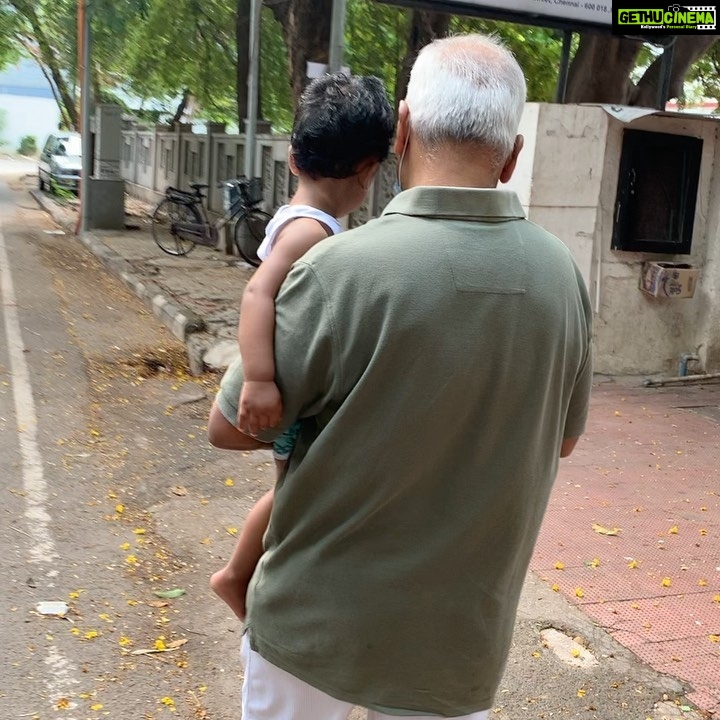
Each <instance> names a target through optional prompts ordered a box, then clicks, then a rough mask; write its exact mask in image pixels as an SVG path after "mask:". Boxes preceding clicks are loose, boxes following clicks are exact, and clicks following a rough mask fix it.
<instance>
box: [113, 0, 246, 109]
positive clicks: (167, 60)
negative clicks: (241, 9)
mask: <svg viewBox="0 0 720 720" xmlns="http://www.w3.org/2000/svg"><path fill="white" fill-rule="evenodd" d="M234 7H235V4H234V3H233V2H229V1H227V0H204V2H199V1H198V0H148V2H147V5H146V8H145V11H146V15H145V17H144V19H143V21H142V22H137V23H136V24H135V25H134V27H132V28H130V33H129V36H128V37H127V38H126V40H125V43H124V56H123V61H124V69H125V77H126V78H127V84H128V89H129V90H130V91H131V92H132V93H133V94H135V95H137V96H139V97H140V98H141V99H143V100H148V99H153V100H155V101H158V102H160V103H162V104H164V105H165V107H166V108H167V109H168V110H170V111H174V108H175V106H176V105H177V103H178V101H179V98H180V97H182V95H183V91H184V90H185V88H188V89H190V91H191V93H192V94H193V96H194V97H195V99H196V102H197V103H198V105H199V107H200V109H201V112H200V113H199V115H200V116H201V117H204V118H206V119H211V120H216V121H220V122H228V121H230V122H231V121H233V120H234V119H235V116H236V114H237V113H236V110H235V92H234V86H235V81H234V78H235V39H234V28H235V15H234Z"/></svg>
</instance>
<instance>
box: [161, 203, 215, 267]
mask: <svg viewBox="0 0 720 720" xmlns="http://www.w3.org/2000/svg"><path fill="white" fill-rule="evenodd" d="M183 222H185V223H194V224H200V223H202V222H203V219H202V218H201V217H200V213H199V212H198V211H197V208H195V207H194V206H193V205H186V204H184V203H177V202H175V201H174V200H171V199H170V198H164V199H163V200H161V201H160V202H159V203H158V206H157V207H156V208H155V212H154V213H153V216H152V234H153V238H154V239H155V242H156V243H157V246H158V247H159V248H160V249H161V250H162V251H163V252H166V253H167V254H168V255H187V254H188V253H189V252H190V251H191V250H192V249H193V248H194V247H195V241H194V240H192V239H191V238H189V237H187V235H183V236H181V235H179V234H178V233H177V232H176V230H175V228H173V223H183Z"/></svg>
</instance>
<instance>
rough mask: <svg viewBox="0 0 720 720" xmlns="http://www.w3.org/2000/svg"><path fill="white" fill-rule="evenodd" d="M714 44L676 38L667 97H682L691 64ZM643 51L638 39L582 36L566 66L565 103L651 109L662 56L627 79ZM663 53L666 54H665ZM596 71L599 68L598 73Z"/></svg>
mask: <svg viewBox="0 0 720 720" xmlns="http://www.w3.org/2000/svg"><path fill="white" fill-rule="evenodd" d="M716 41H717V36H715V35H678V36H676V38H675V40H674V53H673V67H672V74H671V77H670V97H671V98H672V97H680V96H682V95H683V82H684V80H685V77H686V76H687V74H688V72H689V70H690V67H691V66H692V64H693V63H694V62H695V61H696V60H698V58H700V57H702V56H703V55H704V54H705V53H706V52H707V51H708V49H710V48H711V47H712V46H713V45H714V44H715V43H716ZM642 49H643V41H642V40H640V39H637V40H636V39H629V38H618V37H612V36H608V35H592V34H586V33H583V34H581V35H580V42H579V45H578V48H577V52H576V53H575V57H574V58H573V60H572V63H571V65H570V72H569V75H568V87H567V96H566V100H567V101H568V102H597V103H617V104H623V105H642V106H645V107H655V105H656V102H657V93H658V84H659V82H660V77H661V67H662V53H661V54H659V55H658V56H657V57H656V58H655V59H654V61H653V62H651V63H650V65H649V67H648V68H647V69H646V70H645V72H644V73H643V74H642V76H641V77H640V78H639V80H638V81H637V83H635V82H633V81H632V79H631V73H632V72H633V70H634V69H635V67H636V65H637V62H638V57H639V55H640V53H641V51H642ZM664 52H667V50H665V51H664ZM598 68H602V71H599V70H598Z"/></svg>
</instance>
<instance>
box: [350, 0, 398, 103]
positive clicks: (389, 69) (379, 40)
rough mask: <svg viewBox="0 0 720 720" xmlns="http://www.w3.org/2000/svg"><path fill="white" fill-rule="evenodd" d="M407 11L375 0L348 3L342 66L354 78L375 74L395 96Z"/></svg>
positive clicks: (389, 92) (390, 95)
mask: <svg viewBox="0 0 720 720" xmlns="http://www.w3.org/2000/svg"><path fill="white" fill-rule="evenodd" d="M409 18H410V14H409V12H408V11H407V10H404V9H402V8H398V7H394V6H392V5H384V4H381V3H378V2H376V1H375V0H350V2H349V3H348V7H347V20H346V25H345V44H346V48H345V64H346V65H347V66H348V67H349V68H350V69H351V70H352V72H353V73H355V74H356V75H376V76H377V77H379V78H380V79H381V80H383V82H384V83H385V87H386V88H387V91H388V95H389V97H390V98H394V97H395V87H396V86H397V82H398V75H399V72H400V65H401V63H402V60H403V57H404V55H405V50H406V47H407V32H408V28H409V25H410V20H409Z"/></svg>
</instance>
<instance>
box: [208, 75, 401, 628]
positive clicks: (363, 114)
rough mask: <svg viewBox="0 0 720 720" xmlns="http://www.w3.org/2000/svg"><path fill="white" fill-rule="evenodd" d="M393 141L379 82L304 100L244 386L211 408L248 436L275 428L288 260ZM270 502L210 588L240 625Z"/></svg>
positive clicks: (332, 79) (312, 91)
mask: <svg viewBox="0 0 720 720" xmlns="http://www.w3.org/2000/svg"><path fill="white" fill-rule="evenodd" d="M392 133H393V113H392V108H391V107H390V104H389V102H388V99H387V95H386V94H385V90H384V88H383V86H382V83H381V82H380V81H379V80H378V79H377V78H374V77H362V76H356V77H352V76H348V75H345V74H343V73H336V74H333V75H325V76H323V77H321V78H318V79H317V80H315V81H313V82H312V83H311V84H310V85H309V86H308V88H307V89H306V90H305V92H304V93H303V95H302V98H301V100H300V104H299V106H298V110H297V113H296V116H295V123H294V125H293V132H292V136H291V141H290V142H291V145H290V151H289V155H288V163H289V166H290V171H291V172H292V173H293V175H295V176H297V178H298V188H297V192H296V193H295V195H294V196H293V198H292V200H291V201H290V203H289V204H288V205H284V206H283V207H281V208H280V209H279V210H278V211H277V213H276V214H275V216H274V217H273V219H272V220H271V221H270V222H269V223H268V227H267V230H266V236H265V240H264V241H263V243H262V245H261V246H260V249H259V250H258V256H259V257H260V258H261V259H262V260H263V264H262V265H261V266H260V268H258V270H257V271H256V273H255V275H254V276H253V278H252V279H251V280H250V282H249V283H248V285H247V287H246V289H245V292H244V294H243V298H242V304H241V307H240V323H239V326H238V340H239V343H240V355H241V357H242V364H243V373H244V378H245V379H244V383H243V386H242V391H241V393H240V398H239V400H238V402H237V411H236V413H233V412H232V411H231V408H228V407H227V404H226V403H219V405H220V409H221V410H222V413H223V415H224V416H225V419H226V420H227V421H228V422H230V423H232V424H234V425H236V426H237V428H239V429H240V430H241V431H242V432H244V433H246V434H248V435H256V434H258V433H259V432H261V431H263V430H267V429H268V428H273V427H276V426H277V425H278V424H279V423H280V420H281V417H282V400H281V397H280V392H279V390H278V387H277V385H276V384H275V360H274V348H273V342H274V332H275V297H276V295H277V293H278V291H279V290H280V286H281V285H282V283H283V281H284V280H285V277H286V276H287V274H288V273H289V272H290V268H291V267H292V265H293V263H294V262H295V261H296V260H298V259H299V258H301V257H302V256H303V255H304V254H305V253H306V252H307V251H308V250H309V249H310V248H311V247H312V246H313V245H316V244H317V243H318V242H320V241H321V240H324V239H325V238H326V237H328V236H330V235H334V234H336V233H338V232H340V231H341V230H342V228H341V226H340V223H339V222H338V220H337V218H340V217H343V216H344V215H347V214H348V213H350V212H352V211H353V210H355V209H357V208H358V207H359V206H360V205H361V204H362V202H363V200H364V199H365V195H366V194H367V190H368V187H369V186H370V183H371V182H372V180H373V178H374V177H375V174H376V172H377V170H378V167H379V166H380V163H381V162H382V161H383V160H384V159H385V158H386V157H387V155H388V151H389V146H390V140H391V138H392ZM226 377H227V376H226ZM221 394H222V390H221ZM298 432H299V425H298V423H295V424H294V425H293V426H291V427H290V428H289V429H288V430H286V431H285V432H284V433H282V434H281V435H280V437H278V439H277V440H276V441H275V443H274V445H273V454H274V457H275V463H276V467H277V472H278V476H279V475H280V474H281V473H282V472H283V470H284V468H285V465H286V464H287V459H288V457H289V456H290V454H291V452H292V449H293V447H294V444H295V440H296V439H297V435H298ZM272 502H273V492H272V491H270V492H268V493H267V494H266V495H264V496H263V497H262V498H261V499H260V500H259V501H258V503H257V504H256V505H255V507H254V508H253V510H252V511H251V512H250V514H249V515H248V518H247V521H246V523H245V526H244V527H243V530H242V532H241V534H240V537H239V539H238V543H237V546H236V548H235V550H234V552H233V555H232V557H231V559H230V561H229V562H228V564H227V565H226V566H225V567H224V568H223V569H222V570H219V571H218V572H216V573H215V574H214V575H213V576H212V578H211V580H210V585H211V587H212V589H213V590H214V591H215V592H216V593H217V594H218V595H219V596H220V597H221V598H222V599H223V600H224V601H225V602H226V603H227V604H228V605H229V606H230V608H231V609H232V610H233V611H234V612H235V614H236V615H237V616H238V617H239V618H240V619H241V620H244V617H245V593H246V590H247V586H248V583H249V582H250V578H251V577H252V574H253V572H254V570H255V566H256V564H257V562H258V560H259V559H260V556H261V555H262V552H263V548H262V538H263V535H264V533H265V530H266V529H267V525H268V522H269V519H270V513H271V511H272Z"/></svg>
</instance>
